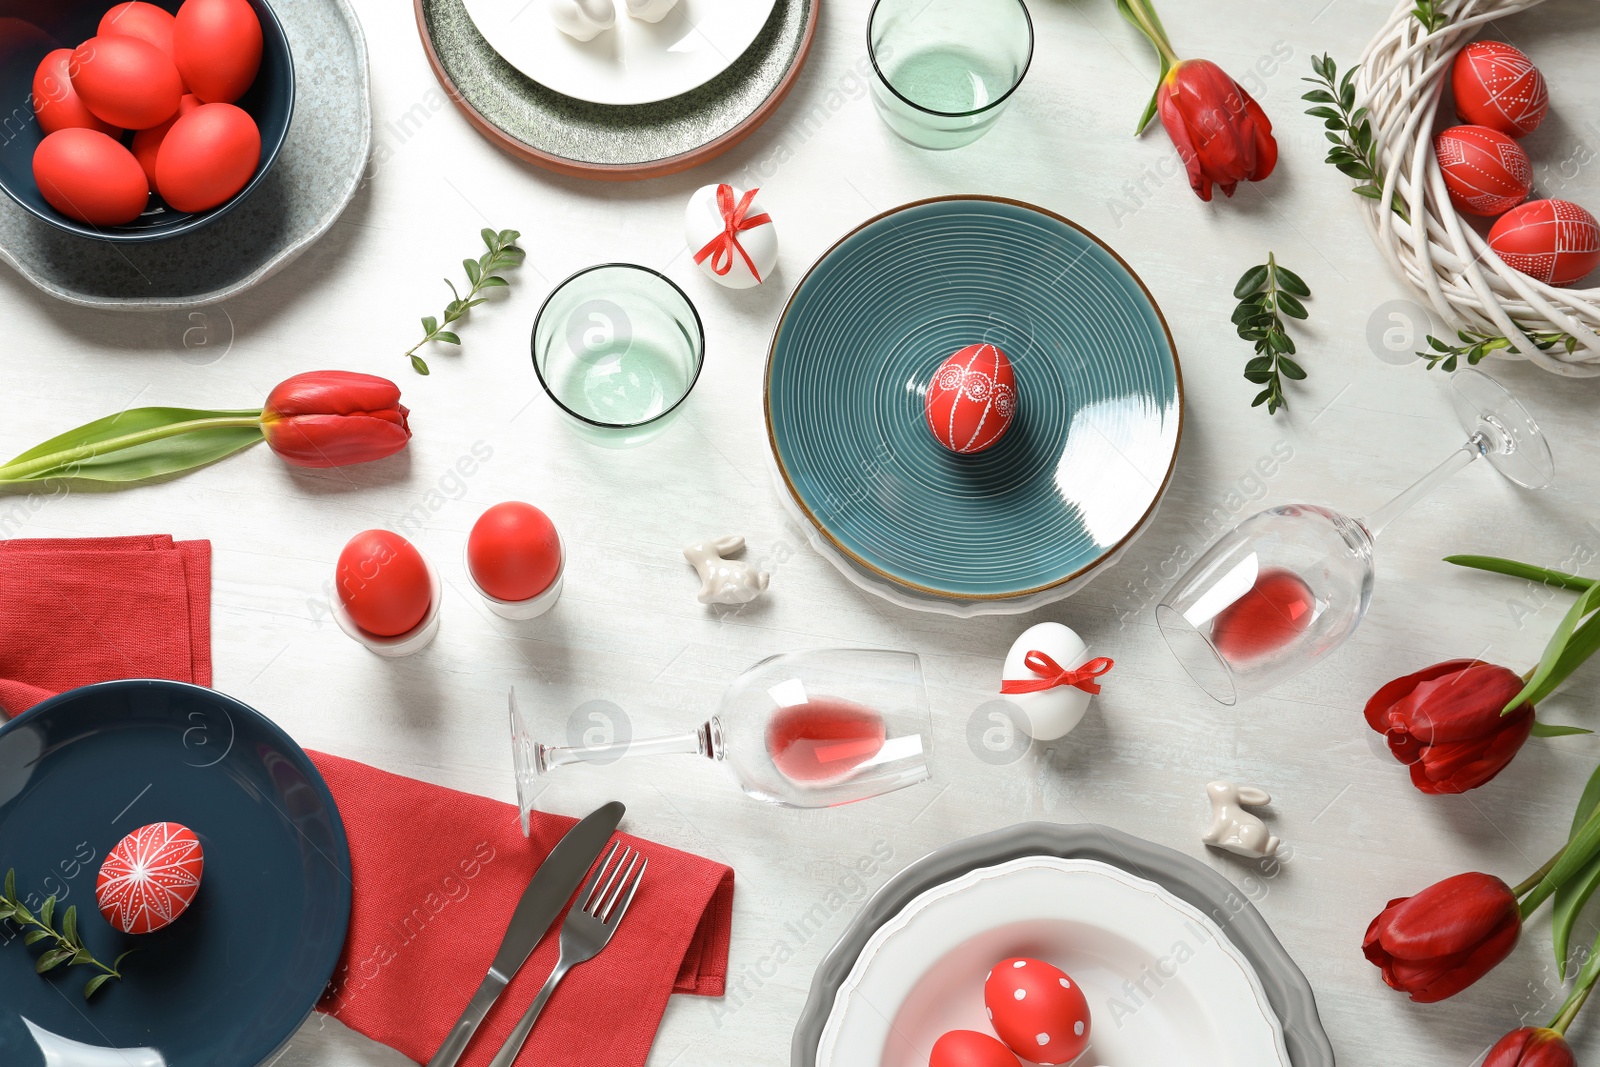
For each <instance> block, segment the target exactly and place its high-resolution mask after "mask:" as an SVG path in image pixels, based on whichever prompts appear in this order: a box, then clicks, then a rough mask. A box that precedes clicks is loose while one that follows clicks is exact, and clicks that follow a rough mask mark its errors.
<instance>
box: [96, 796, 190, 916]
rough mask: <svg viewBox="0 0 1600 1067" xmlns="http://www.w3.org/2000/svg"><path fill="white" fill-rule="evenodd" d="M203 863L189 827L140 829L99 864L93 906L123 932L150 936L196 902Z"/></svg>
mask: <svg viewBox="0 0 1600 1067" xmlns="http://www.w3.org/2000/svg"><path fill="white" fill-rule="evenodd" d="M205 865H206V860H205V852H204V850H203V849H202V848H201V847H200V839H199V838H197V837H196V836H195V834H194V831H193V830H191V829H189V828H188V827H187V826H183V825H181V824H179V823H175V822H158V823H151V824H150V825H149V826H141V827H140V828H139V829H137V830H135V831H134V832H133V833H131V834H129V835H128V836H127V837H124V838H123V839H122V840H121V841H120V842H118V844H117V847H116V848H114V849H112V850H111V854H110V855H109V856H107V857H106V858H105V862H104V863H102V864H101V865H100V877H99V880H98V881H97V882H96V883H95V889H94V895H95V902H96V903H97V904H99V906H100V914H102V915H104V916H105V919H106V922H108V923H110V924H111V925H112V926H114V927H116V928H117V929H118V930H121V931H122V932H123V933H125V934H148V933H151V932H152V931H155V930H159V929H161V928H162V927H164V926H168V925H170V924H171V923H172V921H173V920H175V919H176V918H177V917H178V916H180V915H182V914H183V913H184V912H185V911H186V910H188V907H189V905H190V904H192V903H194V897H195V894H196V893H198V892H199V891H200V876H201V874H203V873H204V871H205Z"/></svg>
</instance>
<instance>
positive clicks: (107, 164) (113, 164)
mask: <svg viewBox="0 0 1600 1067" xmlns="http://www.w3.org/2000/svg"><path fill="white" fill-rule="evenodd" d="M33 180H34V182H35V183H37V184H38V186H39V193H40V194H41V195H42V196H43V197H44V198H45V200H47V201H48V202H49V204H50V206H51V207H53V208H55V209H56V210H57V211H59V212H61V213H62V214H63V215H66V216H67V217H69V218H74V219H77V220H78V221H79V222H87V223H89V224H90V225H91V226H122V225H124V224H126V223H129V222H132V221H133V220H134V219H136V218H138V217H139V215H140V214H141V213H142V212H143V211H144V209H145V206H146V205H147V204H148V203H149V202H150V183H149V181H148V180H147V179H146V178H145V176H144V170H143V169H141V168H140V166H139V161H138V160H137V159H134V158H133V153H132V152H130V151H128V150H127V149H126V148H124V147H122V145H121V144H120V143H119V142H117V141H115V140H113V139H111V138H110V137H107V136H106V135H105V134H103V133H101V132H100V131H99V130H81V129H67V130H57V131H56V132H55V133H52V134H51V135H50V136H48V137H46V138H45V139H44V140H42V141H40V142H39V147H38V148H36V149H34V150H33Z"/></svg>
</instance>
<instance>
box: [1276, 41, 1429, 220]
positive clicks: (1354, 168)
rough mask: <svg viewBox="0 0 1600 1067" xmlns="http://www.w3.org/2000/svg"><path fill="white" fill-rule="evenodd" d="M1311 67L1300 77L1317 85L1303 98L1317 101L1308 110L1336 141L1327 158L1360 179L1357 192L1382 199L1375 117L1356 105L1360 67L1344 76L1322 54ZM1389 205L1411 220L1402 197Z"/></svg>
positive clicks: (1401, 215)
mask: <svg viewBox="0 0 1600 1067" xmlns="http://www.w3.org/2000/svg"><path fill="white" fill-rule="evenodd" d="M1311 69H1312V71H1313V72H1315V73H1316V77H1315V78H1301V79H1300V80H1301V81H1307V82H1310V83H1311V84H1312V85H1315V86H1317V88H1315V89H1313V90H1311V91H1310V92H1309V93H1306V94H1305V95H1304V96H1302V97H1301V99H1302V100H1309V101H1310V102H1311V103H1312V104H1313V105H1315V106H1313V107H1309V108H1307V109H1306V114H1307V115H1311V116H1313V117H1315V118H1319V119H1321V120H1322V124H1323V126H1325V127H1327V129H1326V134H1327V137H1328V140H1329V141H1331V142H1333V147H1332V148H1330V149H1328V158H1327V162H1329V163H1331V164H1333V165H1334V166H1335V167H1337V168H1339V171H1340V173H1342V174H1344V175H1345V176H1346V177H1350V178H1354V179H1355V180H1356V181H1358V182H1360V183H1361V184H1360V185H1357V186H1356V187H1355V192H1356V193H1357V194H1358V195H1360V196H1364V197H1366V198H1367V199H1369V200H1379V199H1382V197H1383V169H1382V168H1381V167H1379V166H1378V161H1377V159H1376V158H1375V157H1374V156H1373V154H1372V145H1373V138H1372V120H1371V119H1369V118H1368V117H1367V109H1366V108H1364V107H1356V86H1355V76H1356V71H1358V70H1360V69H1361V68H1360V67H1359V66H1354V67H1351V68H1350V69H1349V70H1347V71H1345V72H1344V77H1342V78H1341V77H1340V76H1339V67H1338V64H1336V63H1335V62H1334V61H1333V58H1332V57H1331V56H1328V55H1321V56H1312V57H1311ZM1390 206H1391V207H1393V208H1394V213H1395V214H1396V215H1399V216H1400V217H1401V218H1402V219H1404V220H1405V221H1407V222H1410V221H1411V217H1410V216H1409V215H1408V214H1407V213H1406V208H1405V205H1404V204H1402V203H1401V202H1400V198H1399V197H1395V198H1394V199H1393V200H1391V201H1390Z"/></svg>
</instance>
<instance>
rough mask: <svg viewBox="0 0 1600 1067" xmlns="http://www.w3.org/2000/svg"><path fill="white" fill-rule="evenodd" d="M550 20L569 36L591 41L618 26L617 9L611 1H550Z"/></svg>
mask: <svg viewBox="0 0 1600 1067" xmlns="http://www.w3.org/2000/svg"><path fill="white" fill-rule="evenodd" d="M550 19H551V21H552V22H554V23H555V24H556V29H558V30H560V31H561V32H562V33H564V34H566V35H567V36H569V37H576V38H577V39H578V40H580V41H589V40H593V39H594V38H595V37H596V36H597V35H599V34H601V33H603V32H605V31H606V30H609V29H610V28H611V27H613V26H615V25H616V24H617V9H616V7H615V6H614V5H613V4H612V2H611V0H550Z"/></svg>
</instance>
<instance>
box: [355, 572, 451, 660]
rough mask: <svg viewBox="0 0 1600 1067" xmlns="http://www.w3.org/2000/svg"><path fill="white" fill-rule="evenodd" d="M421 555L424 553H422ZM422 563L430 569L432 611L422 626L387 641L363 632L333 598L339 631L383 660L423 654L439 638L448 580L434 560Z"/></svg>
mask: <svg viewBox="0 0 1600 1067" xmlns="http://www.w3.org/2000/svg"><path fill="white" fill-rule="evenodd" d="M418 555H422V553H420V552H419V553H418ZM422 563H423V566H425V567H427V568H428V611H427V613H426V614H424V615H423V616H422V621H421V622H419V623H417V624H416V625H415V626H413V627H412V628H411V629H409V630H407V631H406V632H405V633H402V634H396V635H394V636H393V637H383V636H380V635H379V634H375V633H372V632H371V631H370V630H363V629H362V628H361V626H360V625H359V624H357V622H356V620H355V619H353V618H352V617H351V616H350V612H349V610H348V609H346V608H345V606H344V603H343V602H342V601H341V600H340V599H339V597H338V596H333V597H330V598H329V601H328V603H329V606H330V608H331V609H332V611H333V621H334V622H337V623H338V624H339V629H341V630H343V631H344V632H345V633H347V634H349V635H350V636H351V637H352V638H354V639H355V640H356V641H358V642H360V643H361V644H363V645H365V646H366V648H367V651H369V652H373V653H375V654H377V655H379V656H384V657H387V658H389V659H398V658H400V657H401V656H410V655H414V654H415V653H418V652H421V651H422V650H423V649H425V648H427V647H428V646H429V645H431V644H432V643H433V639H434V638H435V637H437V636H438V635H439V609H440V606H441V605H442V604H443V603H444V580H443V579H442V578H440V577H439V569H438V568H437V567H435V566H434V565H433V560H431V559H429V558H428V557H427V556H425V555H423V556H422Z"/></svg>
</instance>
